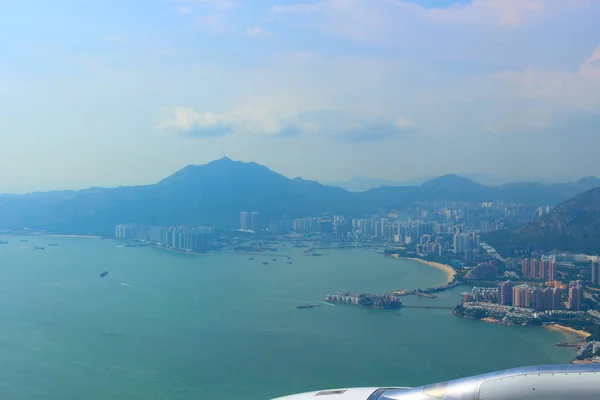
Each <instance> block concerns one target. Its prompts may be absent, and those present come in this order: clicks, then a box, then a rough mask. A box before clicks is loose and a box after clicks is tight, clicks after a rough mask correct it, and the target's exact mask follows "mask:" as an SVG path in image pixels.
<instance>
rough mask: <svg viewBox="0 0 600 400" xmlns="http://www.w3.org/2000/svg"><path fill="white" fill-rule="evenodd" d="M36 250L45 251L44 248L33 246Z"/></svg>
mask: <svg viewBox="0 0 600 400" xmlns="http://www.w3.org/2000/svg"><path fill="white" fill-rule="evenodd" d="M33 248H34V249H35V250H44V247H38V246H33Z"/></svg>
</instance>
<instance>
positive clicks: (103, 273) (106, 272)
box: [100, 271, 108, 278]
mask: <svg viewBox="0 0 600 400" xmlns="http://www.w3.org/2000/svg"><path fill="white" fill-rule="evenodd" d="M106 275H108V271H104V272H102V273H101V274H100V278H104V277H105V276H106Z"/></svg>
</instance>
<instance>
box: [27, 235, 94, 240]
mask: <svg viewBox="0 0 600 400" xmlns="http://www.w3.org/2000/svg"><path fill="white" fill-rule="evenodd" d="M31 236H44V237H59V238H81V239H102V238H103V237H102V236H90V235H54V234H47V235H46V234H42V235H31Z"/></svg>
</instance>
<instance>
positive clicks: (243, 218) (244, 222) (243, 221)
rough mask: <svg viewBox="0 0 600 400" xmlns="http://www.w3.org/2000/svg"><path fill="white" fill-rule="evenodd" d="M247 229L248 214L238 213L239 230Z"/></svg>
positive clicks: (244, 212)
mask: <svg viewBox="0 0 600 400" xmlns="http://www.w3.org/2000/svg"><path fill="white" fill-rule="evenodd" d="M248 227H249V224H248V213H247V212H246V211H242V212H241V213H240V229H243V230H246V229H248Z"/></svg>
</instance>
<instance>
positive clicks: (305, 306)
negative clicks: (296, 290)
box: [296, 304, 316, 308]
mask: <svg viewBox="0 0 600 400" xmlns="http://www.w3.org/2000/svg"><path fill="white" fill-rule="evenodd" d="M315 307H316V306H315V305H314V304H304V305H301V306H298V307H296V308H315Z"/></svg>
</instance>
